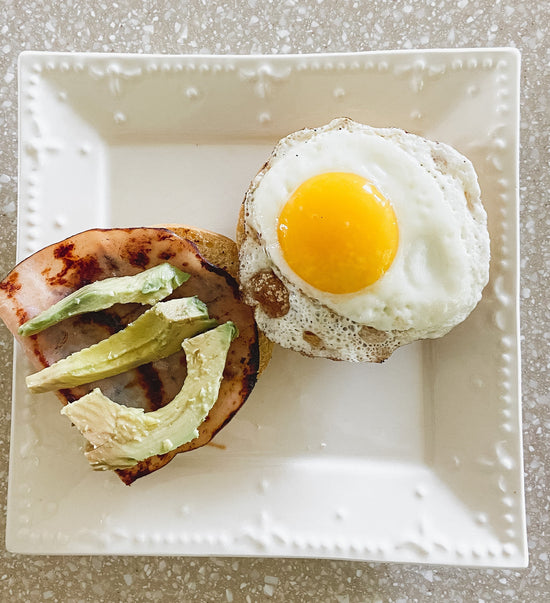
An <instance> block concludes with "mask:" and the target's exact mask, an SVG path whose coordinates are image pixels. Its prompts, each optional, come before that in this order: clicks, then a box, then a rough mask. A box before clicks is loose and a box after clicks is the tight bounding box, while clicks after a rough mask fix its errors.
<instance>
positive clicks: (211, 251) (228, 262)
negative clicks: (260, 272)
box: [159, 224, 273, 374]
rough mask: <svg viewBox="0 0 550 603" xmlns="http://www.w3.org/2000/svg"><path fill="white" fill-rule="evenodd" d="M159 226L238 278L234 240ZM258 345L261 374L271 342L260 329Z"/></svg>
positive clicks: (192, 229)
mask: <svg viewBox="0 0 550 603" xmlns="http://www.w3.org/2000/svg"><path fill="white" fill-rule="evenodd" d="M159 226H161V227H162V228H167V229H168V230H171V231H172V232H174V233H175V234H177V235H178V236H179V237H181V238H182V239H187V240H188V241H191V242H192V243H194V244H195V245H196V246H197V249H198V250H199V253H200V254H201V255H202V257H203V258H204V259H205V260H206V261H207V262H209V263H210V264H214V265H215V266H218V267H220V268H223V269H224V270H226V271H227V272H228V273H229V274H230V275H231V276H232V277H233V278H234V279H236V280H237V281H238V280H239V250H238V247H237V245H236V243H235V241H233V240H232V239H230V238H229V237H226V236H224V235H222V234H219V233H217V232H212V231H210V230H205V229H203V228H197V227H195V226H188V225H185V224H161V225H159ZM258 345H259V348H260V366H259V368H258V374H261V373H262V372H263V371H264V369H265V367H266V366H267V365H268V363H269V361H270V360H271V353H272V350H273V344H272V343H271V341H269V339H267V337H265V335H264V334H263V333H262V332H261V331H258Z"/></svg>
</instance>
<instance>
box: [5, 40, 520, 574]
mask: <svg viewBox="0 0 550 603" xmlns="http://www.w3.org/2000/svg"><path fill="white" fill-rule="evenodd" d="M519 59H520V58H519V54H518V53H517V51H515V50H513V49H490V50H489V49H488V50H443V51H440V50H432V51H398V52H379V53H361V54H342V55H311V56H310V55H303V56H200V55H196V56H142V55H101V54H51V53H24V54H23V55H22V56H21V60H20V189H19V191H20V192H19V195H20V196H19V231H18V234H19V238H18V257H19V259H23V258H24V257H25V256H27V255H28V254H29V253H31V252H33V251H35V250H36V249H38V248H40V247H43V246H44V245H46V244H49V243H51V242H53V241H56V240H60V239H62V238H64V237H65V236H67V235H70V234H73V233H75V232H78V231H81V230H85V229H87V228H90V227H108V226H138V225H150V224H158V223H166V222H180V223H188V224H195V225H199V226H203V227H205V228H209V229H212V230H216V231H219V232H222V233H224V234H227V235H229V236H233V234H234V229H235V225H236V220H237V213H238V209H239V205H240V203H241V199H242V197H243V193H244V191H245V189H246V188H247V186H248V183H249V181H250V180H251V178H252V177H253V176H254V174H255V173H256V171H257V170H258V169H259V168H260V166H261V165H262V164H263V162H264V161H265V159H266V158H267V157H268V154H269V153H270V151H271V149H272V147H273V145H274V144H275V142H276V141H277V140H278V139H279V138H280V137H282V136H284V135H286V134H287V133H289V132H291V131H293V130H296V129H299V128H302V127H304V126H315V125H321V124H323V123H326V122H328V121H329V120H330V119H332V118H334V117H337V116H343V115H345V116H348V117H351V118H353V119H356V120H358V121H361V122H364V123H368V124H371V125H373V126H396V127H400V128H403V129H405V130H409V131H412V132H415V133H418V134H421V135H424V136H426V137H428V138H432V139H436V140H441V141H444V142H447V143H449V144H451V145H453V146H455V147H457V148H458V149H459V150H460V151H461V152H463V153H464V154H466V155H467V156H469V157H470V158H471V160H472V161H473V162H474V164H475V166H476V169H477V171H478V174H479V179H480V184H481V188H482V191H483V198H484V202H485V205H486V208H487V212H488V215H489V228H490V231H491V236H492V265H491V279H490V283H489V285H488V286H487V288H486V290H485V292H484V297H483V300H482V302H481V303H480V304H479V306H478V307H477V308H476V310H475V311H474V312H473V314H472V315H471V316H470V317H469V318H468V319H467V320H466V322H465V323H463V324H462V325H460V326H459V327H457V328H456V329H454V330H453V331H452V332H451V333H450V334H449V335H448V336H446V337H444V338H442V339H440V340H437V341H428V342H422V343H417V344H413V345H410V346H407V347H405V348H402V349H400V350H398V351H397V352H396V353H395V354H394V355H393V357H392V358H391V359H389V360H388V361H387V362H386V363H384V364H383V365H380V366H378V365H352V364H345V363H333V362H331V361H326V360H312V359H307V358H303V357H301V356H299V355H297V354H294V353H292V352H289V351H286V350H282V349H276V350H275V353H274V357H273V360H272V363H271V365H270V366H269V367H268V370H267V371H266V373H265V374H264V375H263V376H262V378H261V379H260V381H259V383H258V385H257V387H256V389H255V390H254V392H253V393H252V395H251V397H250V399H249V400H248V402H247V403H246V404H245V406H244V407H243V409H242V410H241V411H240V412H239V414H238V415H237V416H236V417H235V418H234V419H233V421H232V422H231V423H230V424H229V425H228V426H227V427H226V428H225V429H224V430H223V431H222V432H221V433H220V434H219V435H218V436H217V437H216V439H215V443H216V444H217V446H216V447H214V446H206V447H204V448H202V449H199V450H197V451H194V452H191V453H188V454H184V455H179V456H178V457H177V458H176V459H175V460H174V461H172V462H171V463H170V464H169V465H168V466H167V467H166V468H164V469H163V470H162V471H159V472H157V473H155V474H153V475H150V476H147V477H145V478H143V479H141V480H138V481H137V482H136V483H135V484H134V485H132V486H131V487H129V488H128V487H126V486H124V485H123V484H122V483H121V482H120V480H119V479H118V478H117V477H116V476H115V475H113V474H110V473H94V472H92V471H91V470H90V469H89V467H88V466H87V462H86V460H85V459H84V456H83V455H82V453H81V450H80V448H81V445H82V440H81V438H80V435H79V434H78V433H77V431H76V430H75V429H73V428H72V427H71V425H70V423H69V422H68V421H67V420H66V419H65V418H63V417H62V416H60V414H59V403H58V401H57V399H56V398H55V397H54V396H53V395H40V396H31V395H29V394H28V393H27V392H26V391H25V387H24V376H25V374H26V373H27V371H28V366H27V365H26V362H25V360H24V358H23V357H22V355H21V353H20V351H19V350H16V357H15V373H14V377H15V378H14V398H13V418H12V440H11V463H10V476H9V497H8V520H7V547H8V549H9V550H11V551H15V552H24V553H76V554H81V553H82V554H88V553H95V554H110V553H119V554H148V555H153V554H154V555H157V554H184V555H237V556H239V555H253V556H287V557H291V556H299V557H330V558H346V559H363V560H380V561H401V562H405V561H406V562H429V563H442V564H460V565H484V566H490V565H493V566H524V565H526V563H527V550H526V533H525V519H524V500H523V482H522V448H521V408H520V388H519V344H518V337H519V334H518V300H517V282H518V257H517V254H518V236H517V230H518V112H519V101H518V96H519V63H520V60H519Z"/></svg>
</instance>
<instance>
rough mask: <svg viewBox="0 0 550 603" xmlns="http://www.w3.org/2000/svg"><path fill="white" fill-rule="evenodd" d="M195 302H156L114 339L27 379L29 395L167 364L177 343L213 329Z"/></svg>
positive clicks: (201, 306)
mask: <svg viewBox="0 0 550 603" xmlns="http://www.w3.org/2000/svg"><path fill="white" fill-rule="evenodd" d="M217 324H218V323H217V321H216V320H214V319H210V318H208V309H207V307H206V305H205V304H204V303H203V302H202V301H200V300H199V299H198V298H196V297H185V298H179V299H172V300H169V301H165V302H159V303H158V304H155V305H154V306H153V307H152V308H150V309H149V310H147V311H145V312H144V313H143V314H142V315H141V316H139V317H138V318H137V319H136V320H135V321H134V322H132V323H130V324H129V325H128V326H127V327H126V328H124V329H122V330H121V331H118V333H115V334H114V335H111V336H110V337H107V339H104V340H102V341H100V342H98V343H96V344H94V345H92V346H90V347H88V348H84V349H83V350H80V351H78V352H75V353H74V354H71V355H70V356H67V357H66V358H63V359H61V360H59V361H58V362H56V363H55V364H52V365H51V366H48V367H46V368H45V369H42V370H41V371H39V372H38V373H34V374H33V375H29V376H28V377H27V379H26V383H27V387H28V388H29V390H30V391H31V392H33V393H39V392H47V391H51V390H55V389H63V388H66V387H75V386H77V385H82V384H84V383H90V382H91V381H96V380H98V379H103V378H105V377H111V376H112V375H117V374H119V373H123V372H125V371H128V370H130V369H133V368H136V367H137V366H141V365H142V364H146V363H147V362H154V361H155V360H160V359H161V358H166V357H167V356H170V355H171V354H174V353H175V352H177V351H178V350H180V349H181V342H182V341H183V340H184V339H185V338H187V337H193V335H197V333H201V332H202V331H205V330H206V329H210V328H212V327H214V326H216V325H217Z"/></svg>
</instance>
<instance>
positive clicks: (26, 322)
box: [0, 225, 271, 484]
mask: <svg viewBox="0 0 550 603" xmlns="http://www.w3.org/2000/svg"><path fill="white" fill-rule="evenodd" d="M180 235H181V236H180ZM236 261H237V253H236V247H235V244H234V243H233V241H231V240H230V239H228V238H226V237H223V236H222V235H218V234H215V233H211V232H208V231H204V230H199V229H194V228H189V227H184V226H175V225H172V226H171V227H170V228H169V229H168V228H128V229H108V230H89V231H86V232H82V233H80V234H77V235H75V236H72V237H69V238H68V239H66V240H64V241H61V242H59V243H57V244H54V245H50V246H49V247H46V248H44V249H42V250H41V251H38V252H37V253H35V254H33V255H32V256H30V257H28V258H27V259H25V260H23V261H22V262H21V263H20V264H19V265H17V266H16V267H15V268H14V269H13V270H12V271H11V272H10V273H9V274H8V276H7V277H6V278H5V279H4V280H3V281H2V282H1V283H0V317H1V318H2V319H3V320H4V322H5V323H6V325H7V326H8V328H9V329H10V330H11V331H12V333H13V334H14V335H15V337H16V339H17V340H18V341H19V343H20V345H21V346H22V347H23V349H24V350H25V352H26V354H27V356H28V357H29V359H30V360H31V362H32V363H33V365H34V367H35V368H36V369H38V372H37V373H34V374H32V375H30V376H29V377H28V378H27V386H28V388H29V389H30V390H31V391H32V392H45V391H55V392H56V393H57V395H58V397H59V398H60V399H61V401H62V402H63V404H64V405H65V406H64V408H63V410H62V412H63V414H66V415H67V416H68V417H69V418H70V419H71V421H73V423H74V424H75V425H76V426H77V427H78V428H79V429H80V431H81V432H82V433H83V435H84V436H85V438H86V439H87V440H88V449H87V451H86V455H87V456H88V459H89V461H90V463H91V465H92V466H93V467H94V468H96V469H114V470H116V471H117V473H118V475H119V477H120V478H121V479H122V480H123V481H124V482H125V483H127V484H130V483H131V482H132V481H134V480H135V479H136V478H138V477H140V476H142V475H145V474H147V473H150V472H152V471H155V470H156V469H159V468H160V467H162V466H163V465H165V464H166V463H167V462H168V461H170V460H171V459H172V458H173V457H174V456H175V455H176V454H177V453H178V452H185V451H187V450H192V449H194V448H197V447H199V446H202V445H204V444H206V443H208V442H209V441H210V440H211V439H212V437H213V436H214V435H215V434H216V433H217V432H218V431H219V430H220V429H221V428H222V427H223V426H224V425H225V424H226V423H227V422H228V421H229V420H230V419H231V417H232V416H233V415H234V414H235V413H236V412H237V410H238V409H239V408H240V407H241V406H242V404H243V403H244V402H245V400H246V399H247V397H248V395H249V394H250V392H251V390H252V388H253V387H254V384H255V382H256V379H257V376H258V372H259V371H260V370H261V369H262V368H263V367H264V366H265V364H266V363H267V361H268V360H269V357H270V352H271V350H270V345H269V342H267V341H266V340H265V339H262V340H261V341H260V339H259V335H258V331H257V328H256V323H255V320H254V315H253V311H252V309H251V308H250V307H249V306H247V305H245V304H244V303H243V302H242V301H241V299H240V294H239V289H238V284H237V282H236V280H235V278H234V275H235V274H236V266H237V264H236ZM182 346H183V349H182Z"/></svg>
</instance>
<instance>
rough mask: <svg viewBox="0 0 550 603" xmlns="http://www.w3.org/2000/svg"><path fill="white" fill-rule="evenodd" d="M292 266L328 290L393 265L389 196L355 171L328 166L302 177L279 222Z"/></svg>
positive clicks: (370, 278)
mask: <svg viewBox="0 0 550 603" xmlns="http://www.w3.org/2000/svg"><path fill="white" fill-rule="evenodd" d="M277 233H278V239H279V244H280V246H281V249H282V252H283V256H284V258H285V260H286V262H287V263H288V265H289V266H290V268H291V269H292V270H293V271H294V272H295V273H296V274H297V275H298V276H300V277H301V278H302V279H303V280H304V281H306V282H307V283H309V284H310V285H312V286H313V287H315V288H317V289H319V290H321V291H326V292H328V293H340V294H343V293H354V292H356V291H360V290H361V289H364V288H365V287H368V286H369V285H372V283H374V282H376V281H377V280H378V279H379V278H380V277H381V276H382V275H383V274H384V273H385V272H386V270H388V268H389V267H390V266H391V263H392V262H393V259H394V258H395V254H396V252H397V245H398V240H399V229H398V226H397V219H396V217H395V213H394V211H393V208H392V206H391V204H390V202H389V201H388V200H387V199H386V198H385V197H384V196H383V195H382V193H380V191H379V190H378V189H377V188H376V187H375V186H374V185H373V184H372V183H370V182H369V181H368V180H366V179H365V178H363V177H361V176H357V175H356V174H348V173H343V172H330V173H325V174H320V175H318V176H314V177H313V178H310V179H309V180H306V181H305V182H304V183H302V184H301V185H300V186H299V187H298V188H297V189H296V190H295V191H294V193H293V194H292V196H291V197H290V199H289V200H288V202H287V203H286V205H285V206H284V208H283V210H282V212H281V214H280V216H279V223H278V225H277Z"/></svg>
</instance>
